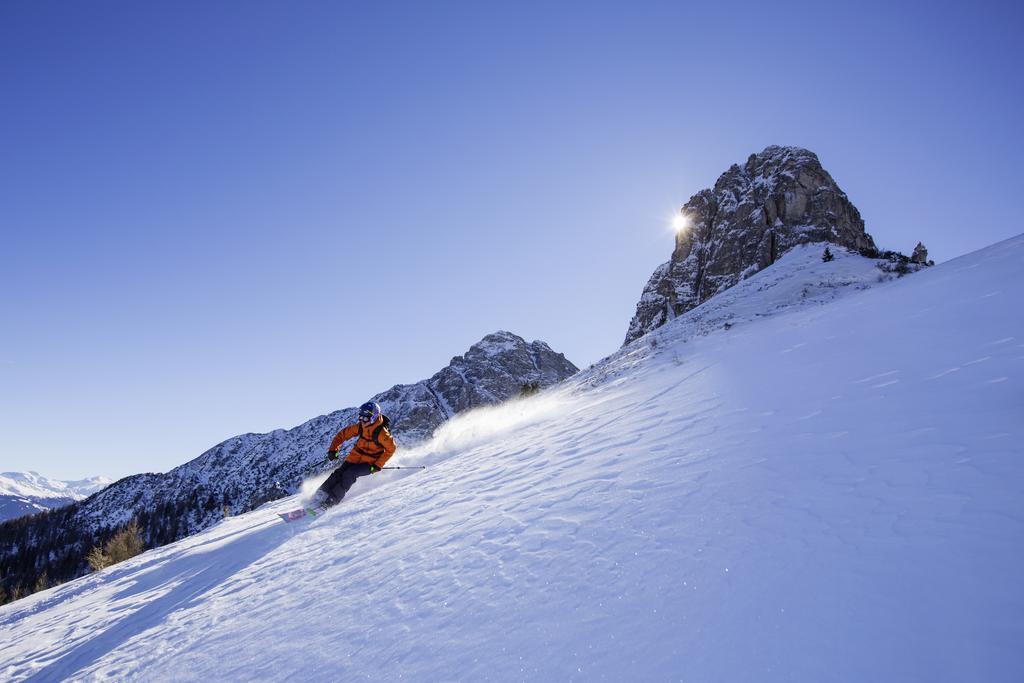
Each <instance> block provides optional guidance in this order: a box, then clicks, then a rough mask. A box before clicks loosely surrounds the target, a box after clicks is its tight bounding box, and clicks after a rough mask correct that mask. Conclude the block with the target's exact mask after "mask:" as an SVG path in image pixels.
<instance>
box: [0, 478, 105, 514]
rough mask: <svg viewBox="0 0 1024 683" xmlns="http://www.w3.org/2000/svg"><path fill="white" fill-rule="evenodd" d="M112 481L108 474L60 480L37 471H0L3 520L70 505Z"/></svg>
mask: <svg viewBox="0 0 1024 683" xmlns="http://www.w3.org/2000/svg"><path fill="white" fill-rule="evenodd" d="M112 482H113V480H112V479H107V478H106V477H90V478H89V479H81V480H77V481H59V480H56V479H49V478H47V477H44V476H43V475H41V474H39V473H38V472H3V473H0V521H3V520H6V519H16V518H18V517H23V516H25V515H32V514H35V513H37V512H42V511H44V510H52V509H54V508H58V507H62V506H64V505H68V504H70V503H73V502H75V501H76V500H82V499H83V498H87V497H88V496H90V495H92V494H93V493H95V492H97V491H99V490H101V489H103V488H104V487H105V486H107V485H109V484H111V483H112Z"/></svg>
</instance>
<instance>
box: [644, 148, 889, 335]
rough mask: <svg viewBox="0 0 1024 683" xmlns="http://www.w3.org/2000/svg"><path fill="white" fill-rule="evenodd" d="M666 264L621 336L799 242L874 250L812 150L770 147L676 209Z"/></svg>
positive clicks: (649, 326) (647, 327)
mask: <svg viewBox="0 0 1024 683" xmlns="http://www.w3.org/2000/svg"><path fill="white" fill-rule="evenodd" d="M681 216H682V219H683V220H682V223H683V225H684V226H685V227H684V228H683V229H681V230H680V231H679V232H678V233H677V235H676V244H675V249H674V251H673V252H672V257H671V259H670V260H669V261H668V263H664V264H662V265H661V266H659V267H658V268H657V269H656V270H655V271H654V274H653V275H652V276H651V278H650V280H649V281H648V283H647V286H646V287H645V288H644V291H643V295H642V296H641V298H640V302H639V303H638V304H637V307H636V315H635V316H634V317H633V320H632V321H631V322H630V325H629V331H628V332H627V333H626V341H625V343H627V344H628V343H629V342H631V341H633V340H634V339H637V338H638V337H641V336H643V335H644V334H646V333H648V332H650V331H651V330H653V329H656V328H658V327H660V326H661V325H663V324H665V323H666V322H668V321H669V320H671V319H673V318H675V317H676V316H678V315H681V314H682V313H685V312H686V311H688V310H690V309H691V308H694V307H695V306H698V305H700V304H701V303H703V302H704V301H707V300H708V299H710V298H711V297H712V296H714V295H715V294H717V293H718V292H721V291H723V290H725V289H727V288H729V287H732V286H733V285H735V284H736V283H738V282H739V281H740V280H743V279H744V278H746V277H749V276H750V275H753V274H754V273H756V272H758V271H759V270H761V269H762V268H765V267H767V266H769V265H771V264H772V263H774V262H775V261H776V260H777V259H778V258H779V257H780V256H781V255H782V254H784V253H785V252H786V251H787V250H789V249H791V248H792V247H794V246H796V245H798V244H806V243H810V242H831V243H833V244H836V245H839V246H843V247H846V248H849V249H853V250H856V251H874V250H875V244H874V241H873V240H872V239H871V236H870V235H868V234H867V232H865V230H864V221H863V220H862V219H861V217H860V212H858V211H857V208H856V207H855V206H854V205H853V204H852V203H850V200H849V199H848V198H847V196H846V194H845V193H844V192H843V191H842V190H841V189H839V186H838V185H837V184H836V182H835V181H834V180H833V179H832V176H830V175H829V174H828V172H827V171H826V170H825V169H824V168H822V166H821V163H820V162H819V161H818V157H817V156H815V154H814V153H813V152H809V151H808V150H806V149H801V148H799V147H776V146H772V147H768V148H766V149H765V150H764V151H763V152H761V153H760V154H752V155H750V158H748V159H747V161H746V163H745V164H743V165H742V166H740V165H738V164H734V165H733V166H732V167H731V168H730V169H729V170H728V171H726V172H725V173H723V174H722V175H721V177H719V179H718V182H716V183H715V186H714V188H712V189H706V190H701V191H700V192H698V193H697V194H696V195H694V196H693V197H691V198H690V201H688V202H687V203H686V205H685V206H683V208H682V209H681Z"/></svg>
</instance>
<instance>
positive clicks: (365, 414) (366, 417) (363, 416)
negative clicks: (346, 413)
mask: <svg viewBox="0 0 1024 683" xmlns="http://www.w3.org/2000/svg"><path fill="white" fill-rule="evenodd" d="M372 419H373V411H372V410H362V411H360V412H359V421H360V422H369V421H371V420H372Z"/></svg>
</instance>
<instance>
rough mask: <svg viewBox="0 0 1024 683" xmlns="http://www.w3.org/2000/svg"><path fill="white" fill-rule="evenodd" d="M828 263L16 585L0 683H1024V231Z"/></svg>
mask: <svg viewBox="0 0 1024 683" xmlns="http://www.w3.org/2000/svg"><path fill="white" fill-rule="evenodd" d="M808 253H809V252H808ZM811 265H812V264H811V261H809V260H808V258H807V254H803V255H801V253H800V252H796V253H795V254H794V256H793V257H792V258H791V259H788V260H787V259H782V260H780V261H779V262H778V263H776V264H775V265H773V266H771V267H770V268H768V269H766V270H764V271H762V272H761V273H758V274H757V275H755V276H753V277H751V278H750V279H749V280H747V281H745V282H743V283H741V284H740V285H738V287H749V288H752V289H751V290H750V291H748V293H747V294H748V296H744V297H736V298H735V299H734V300H733V301H732V302H731V303H730V302H729V301H728V300H727V298H719V297H716V299H713V300H711V301H709V302H706V303H705V304H704V305H703V306H701V307H698V308H696V309H694V310H693V311H690V312H688V313H687V314H686V315H683V316H680V317H679V318H678V319H676V320H674V321H672V322H670V323H668V324H667V325H665V326H664V327H663V328H661V329H659V330H657V331H656V332H655V333H652V334H651V335H648V336H647V337H644V338H641V339H639V340H637V341H635V342H634V343H632V344H630V345H629V346H627V347H625V348H624V349H622V351H621V352H619V353H617V354H615V355H614V356H611V357H609V358H608V359H606V360H605V361H603V362H602V363H600V364H598V365H596V366H594V367H592V368H590V369H589V370H587V371H584V372H582V373H580V374H579V375H578V376H577V377H575V378H573V379H572V380H569V381H568V382H565V383H563V384H562V385H559V387H558V388H556V389H555V390H550V391H547V392H543V393H542V394H540V395H538V396H536V397H534V398H532V399H528V400H524V401H516V402H512V403H509V404H505V405H504V406H501V407H498V408H491V409H484V410H479V411H474V412H473V413H470V414H467V415H464V416H461V417H458V418H456V419H453V420H452V421H450V422H449V423H446V424H445V425H444V426H443V427H442V428H441V429H440V430H439V431H438V433H437V436H436V438H435V439H434V440H432V441H431V442H429V443H427V444H425V445H424V446H422V447H420V448H417V449H408V450H405V451H402V452H400V453H399V454H397V455H396V456H395V458H393V459H392V461H391V464H398V465H419V464H423V465H427V466H428V469H426V470H422V471H413V472H408V473H407V472H403V471H392V472H382V473H380V474H376V475H373V477H371V478H369V479H364V480H362V481H360V482H359V483H357V484H356V486H355V487H354V488H353V490H352V493H351V494H350V497H349V499H347V500H346V501H345V503H344V504H343V505H342V506H340V507H338V508H335V509H333V510H331V511H330V512H329V513H328V514H326V515H325V516H323V517H320V518H316V519H312V520H309V521H303V522H296V523H292V524H284V523H283V522H281V521H280V520H279V519H278V517H277V513H278V512H282V511H285V510H288V509H290V508H293V507H296V506H297V505H298V504H299V502H300V501H299V499H298V497H293V498H290V499H286V500H282V501H277V502H275V503H272V504H269V505H267V506H265V507H263V508H261V509H259V510H256V511H254V512H251V513H249V514H246V515H243V516H239V517H235V518H229V519H227V520H225V521H223V522H222V523H220V524H218V525H217V526H215V527H213V528H211V529H209V530H207V531H205V532H203V533H200V534H197V535H195V536H192V537H190V538H187V539H184V540H182V541H179V542H178V543H175V544H172V545H169V546H165V547H163V548H159V549H157V550H154V551H150V552H147V553H145V554H143V555H140V556H139V557H136V558H133V559H132V560H129V561H127V562H124V563H122V564H120V565H117V566H115V567H112V568H110V569H107V570H104V571H103V572H100V573H97V574H93V575H90V576H87V577H84V578H82V579H79V580H77V581H74V582H71V583H68V584H65V585H62V586H59V587H56V588H53V589H50V590H48V591H44V592H41V593H37V594H35V595H32V596H30V597H28V598H26V599H23V600H21V601H18V602H16V603H13V604H11V605H7V606H4V607H2V608H0V627H2V628H0V652H2V653H3V657H2V660H0V677H2V678H3V679H5V680H24V679H31V680H39V681H49V680H64V679H71V680H147V681H158V680H175V681H178V680H274V681H278V680H302V681H307V680H365V679H369V680H401V679H410V680H612V681H622V680H689V681H776V680H777V681H832V680H842V681H881V680H886V681H890V680H891V681H1020V680H1024V648H1022V647H1021V643H1024V582H1022V581H1021V580H1020V564H1021V559H1022V541H1024V496H1022V492H1024V491H1022V488H1024V486H1022V484H1024V460H1022V457H1024V445H1022V444H1024V427H1022V424H1021V416H1022V414H1024V413H1022V408H1024V381H1022V380H1024V316H1022V315H1021V312H1020V311H1021V308H1020V301H1021V300H1022V298H1024V286H1022V285H1024V281H1022V277H1021V274H1022V273H1024V237H1017V238H1014V239H1012V240H1009V241H1007V242H1004V243H1001V244H998V245H994V246H993V247H990V248H988V249H985V250H982V251H980V252H976V253H974V254H971V255H968V256H965V257H962V258H959V259H956V260H953V261H950V262H948V263H945V264H942V265H940V266H936V267H934V268H931V269H928V270H926V271H923V272H921V273H918V274H915V275H913V276H910V277H906V278H902V279H900V280H896V281H892V282H888V283H879V282H877V278H876V280H875V281H874V283H873V284H874V286H872V287H870V288H867V289H863V290H862V289H859V288H858V287H859V286H860V285H866V284H867V283H868V279H867V277H866V273H867V271H865V273H864V274H865V277H864V278H862V277H860V275H857V273H859V272H860V271H859V270H858V268H859V266H858V265H857V264H856V262H855V261H851V260H848V259H840V258H838V255H837V261H836V262H833V263H831V264H818V265H814V266H813V268H812V267H811ZM844 273H845V274H844ZM851 273H852V274H851ZM833 276H834V277H835V278H839V279H840V280H843V281H845V282H847V284H849V285H851V286H845V285H844V286H840V287H829V286H827V285H822V283H823V282H829V281H832V282H834V281H835V280H834V278H833ZM758 287H761V289H757V288H758ZM805 288H806V289H807V290H808V291H809V292H810V294H808V295H807V296H797V297H796V299H794V298H793V295H794V293H796V292H799V293H801V294H802V292H803V291H804V289H805ZM736 289H737V288H734V290H736ZM734 290H730V292H733V293H736V292H735V291H734ZM726 294H728V293H726ZM751 296H760V297H761V300H760V302H759V303H758V302H753V301H752V300H751V298H750V297H751ZM725 322H729V323H730V325H731V327H730V328H729V329H725ZM719 323H722V324H721V325H720V324H719ZM316 483H317V482H315V481H314V482H310V483H309V485H308V487H307V491H309V490H311V489H312V488H313V486H315V485H316Z"/></svg>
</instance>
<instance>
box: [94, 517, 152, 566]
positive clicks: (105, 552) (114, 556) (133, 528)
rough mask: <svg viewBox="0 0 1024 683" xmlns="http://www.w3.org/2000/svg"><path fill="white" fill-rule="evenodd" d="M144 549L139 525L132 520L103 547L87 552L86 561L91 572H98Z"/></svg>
mask: <svg viewBox="0 0 1024 683" xmlns="http://www.w3.org/2000/svg"><path fill="white" fill-rule="evenodd" d="M144 549H145V545H144V544H143V542H142V536H140V535H139V524H138V522H136V521H135V520H134V519H133V520H132V521H131V522H129V523H128V524H127V526H125V527H124V528H123V529H121V530H120V531H118V532H117V533H116V534H114V535H113V536H112V537H111V538H110V540H108V541H107V542H106V543H105V544H104V545H103V547H100V546H96V547H95V548H93V549H92V550H90V551H89V555H88V556H87V557H86V560H87V561H88V562H89V566H90V567H92V569H93V571H99V570H100V569H104V568H106V567H109V566H110V565H112V564H117V563H118V562H123V561H124V560H127V559H128V558H129V557H135V556H136V555H138V554H139V553H141V552H142V551H143V550H144Z"/></svg>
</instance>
